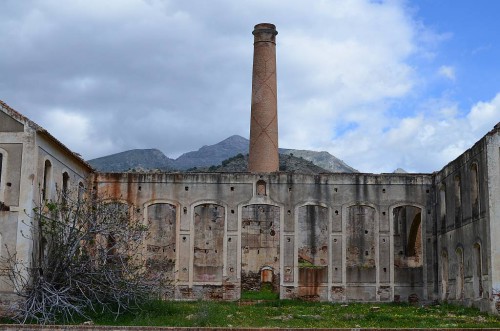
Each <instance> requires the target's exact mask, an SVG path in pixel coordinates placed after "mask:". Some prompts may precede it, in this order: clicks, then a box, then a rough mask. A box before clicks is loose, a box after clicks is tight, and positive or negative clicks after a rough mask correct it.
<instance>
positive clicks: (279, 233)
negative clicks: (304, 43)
mask: <svg viewBox="0 0 500 331" xmlns="http://www.w3.org/2000/svg"><path fill="white" fill-rule="evenodd" d="M276 35H277V32H276V30H275V27H274V25H272V24H259V25H257V26H256V27H255V30H254V38H255V44H254V47H255V58H254V68H253V85H252V115H251V116H252V119H251V134H250V137H251V142H250V163H249V171H248V172H246V173H97V172H95V171H94V170H93V169H92V168H91V167H90V166H89V165H88V164H87V163H86V162H85V161H84V160H82V159H81V158H80V157H79V156H78V155H76V154H74V153H72V152H71V151H70V150H69V149H68V148H66V147H65V146H64V145H63V144H62V143H61V142H59V141H58V140H57V139H56V138H54V137H53V136H52V135H51V134H50V133H48V132H47V131H45V130H44V129H43V128H41V127H40V126H38V125H36V124H35V123H33V122H32V121H30V120H29V119H27V118H25V117H24V116H22V115H20V114H19V113H18V112H16V111H15V110H13V109H11V108H10V107H9V106H7V105H6V104H4V103H0V243H1V244H0V254H6V253H5V252H6V249H7V248H8V249H9V251H10V252H17V254H18V258H21V259H25V260H29V257H30V254H32V247H33V243H32V242H30V241H29V240H27V239H26V238H25V237H24V236H23V235H22V231H26V230H27V227H26V225H25V223H23V221H25V222H26V221H27V215H26V213H25V212H24V211H25V210H31V209H32V207H33V201H36V200H37V198H38V197H39V195H40V194H43V197H44V198H47V199H48V198H51V197H52V196H53V195H54V194H55V191H56V187H58V188H64V187H77V188H80V189H81V188H88V187H90V188H94V189H95V190H97V191H98V192H99V193H103V194H107V195H111V196H114V197H116V198H117V199H120V201H121V202H122V203H124V204H127V205H129V206H130V208H131V210H132V211H133V212H134V213H138V214H139V215H141V217H143V220H144V223H145V224H149V225H150V227H151V231H152V234H151V236H149V237H148V239H147V243H146V244H147V254H148V258H149V259H151V260H152V261H155V260H156V261H158V262H162V263H158V264H157V265H161V266H162V268H164V270H163V271H164V272H166V273H167V274H168V275H169V277H171V279H172V280H173V281H172V285H171V286H170V287H169V288H168V289H165V293H162V295H164V297H167V298H176V299H198V298H204V299H223V300H235V299H238V298H239V297H240V293H241V291H244V290H256V289H259V288H260V287H261V286H262V284H264V283H269V284H271V286H272V288H274V290H275V291H277V292H279V295H280V297H281V298H308V299H311V300H322V301H333V302H343V301H408V300H410V301H416V300H420V301H426V300H448V301H452V302H457V303H461V304H466V305H474V306H477V307H480V308H481V309H482V310H485V311H490V312H497V309H500V308H499V307H500V303H499V302H500V299H499V298H500V292H499V291H500V259H499V256H500V254H499V253H500V240H498V239H495V238H497V237H498V236H500V125H496V126H495V128H494V129H493V130H492V131H491V132H489V133H488V134H486V135H485V136H484V137H483V138H482V139H481V140H479V141H478V142H477V143H476V144H475V145H474V146H472V147H471V148H470V149H468V150H467V151H465V152H464V153H463V154H462V155H460V156H459V157H458V158H456V159H455V160H453V161H451V162H450V163H449V164H448V165H446V166H445V167H444V168H443V169H441V170H439V171H436V172H434V173H431V174H367V173H328V174H320V175H304V174H298V173H286V172H279V171H278V165H277V157H278V149H277V148H278V146H277V141H278V139H277V111H276V109H277V103H276V75H275V69H276V65H275V47H276V45H275V38H276ZM40 187H41V188H42V189H41V190H40V189H39V188H40ZM11 292H12V291H11V289H10V288H8V286H7V285H6V284H5V283H3V282H0V293H1V294H0V297H2V298H4V297H6V296H7V294H9V293H11Z"/></svg>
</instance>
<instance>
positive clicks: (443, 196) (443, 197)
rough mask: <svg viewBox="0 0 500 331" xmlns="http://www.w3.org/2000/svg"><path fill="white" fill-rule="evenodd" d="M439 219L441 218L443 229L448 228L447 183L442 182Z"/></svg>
mask: <svg viewBox="0 0 500 331" xmlns="http://www.w3.org/2000/svg"><path fill="white" fill-rule="evenodd" d="M439 219H440V220H441V229H442V230H445V229H446V185H445V184H442V185H441V188H440V189H439Z"/></svg>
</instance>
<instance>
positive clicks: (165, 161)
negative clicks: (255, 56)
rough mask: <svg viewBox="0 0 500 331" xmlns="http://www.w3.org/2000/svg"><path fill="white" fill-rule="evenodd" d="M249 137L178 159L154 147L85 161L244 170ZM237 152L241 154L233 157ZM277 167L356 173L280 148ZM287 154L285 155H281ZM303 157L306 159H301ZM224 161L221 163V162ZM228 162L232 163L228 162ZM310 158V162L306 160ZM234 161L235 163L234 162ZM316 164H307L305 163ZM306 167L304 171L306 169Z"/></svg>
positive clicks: (115, 167) (106, 166) (103, 167)
mask: <svg viewBox="0 0 500 331" xmlns="http://www.w3.org/2000/svg"><path fill="white" fill-rule="evenodd" d="M248 146H249V140H248V139H246V138H243V137H241V136H238V135H234V136H231V137H229V138H226V139H224V140H222V141H221V142H219V143H217V144H214V145H205V146H203V147H201V148H200V149H198V150H197V151H191V152H187V153H184V154H182V155H181V156H179V157H178V158H177V159H172V158H169V157H167V156H166V155H165V154H163V153H162V152H161V151H159V150H157V149H133V150H129V151H125V152H121V153H116V154H112V155H107V156H103V157H99V158H96V159H92V160H89V161H88V162H89V163H90V165H92V166H93V167H94V168H95V169H97V170H98V171H102V172H126V171H148V170H154V169H158V170H160V171H186V170H190V169H191V170H194V168H196V170H200V171H231V170H228V169H233V170H232V171H245V170H244V169H246V168H244V163H243V162H246V158H245V157H244V156H245V155H246V154H247V153H248ZM238 154H241V156H242V157H243V158H241V157H239V158H235V156H237V155H238ZM280 154H282V156H281V157H280V168H281V169H282V170H287V169H288V170H287V171H289V170H290V169H297V171H302V170H304V171H305V172H308V173H309V172H314V173H317V172H321V170H324V172H358V171H357V170H356V169H354V168H352V167H350V166H349V165H347V164H346V163H345V162H343V161H342V160H340V159H338V158H336V157H335V156H333V155H331V154H330V153H328V152H325V151H322V152H315V151H309V150H297V149H283V148H280ZM283 155H287V156H288V157H283ZM300 160H304V161H306V162H301V161H300ZM223 161H226V162H224V163H225V164H224V166H222V165H223ZM229 161H231V162H229ZM307 161H309V162H307ZM233 162H236V163H233ZM230 163H233V165H232V166H231V165H230ZM311 163H312V164H313V165H315V167H310V166H308V164H311ZM306 168H307V170H306Z"/></svg>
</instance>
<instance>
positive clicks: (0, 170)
mask: <svg viewBox="0 0 500 331" xmlns="http://www.w3.org/2000/svg"><path fill="white" fill-rule="evenodd" d="M2 164H3V154H2V153H0V187H2V174H3V171H2V170H3V167H2Z"/></svg>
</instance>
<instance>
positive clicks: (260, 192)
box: [257, 180, 267, 196]
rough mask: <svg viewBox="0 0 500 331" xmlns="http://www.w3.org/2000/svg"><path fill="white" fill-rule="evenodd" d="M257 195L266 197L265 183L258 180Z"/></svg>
mask: <svg viewBox="0 0 500 331" xmlns="http://www.w3.org/2000/svg"><path fill="white" fill-rule="evenodd" d="M257 195H262V196H266V195H267V192H266V182H265V181H263V180H259V181H258V182H257Z"/></svg>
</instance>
